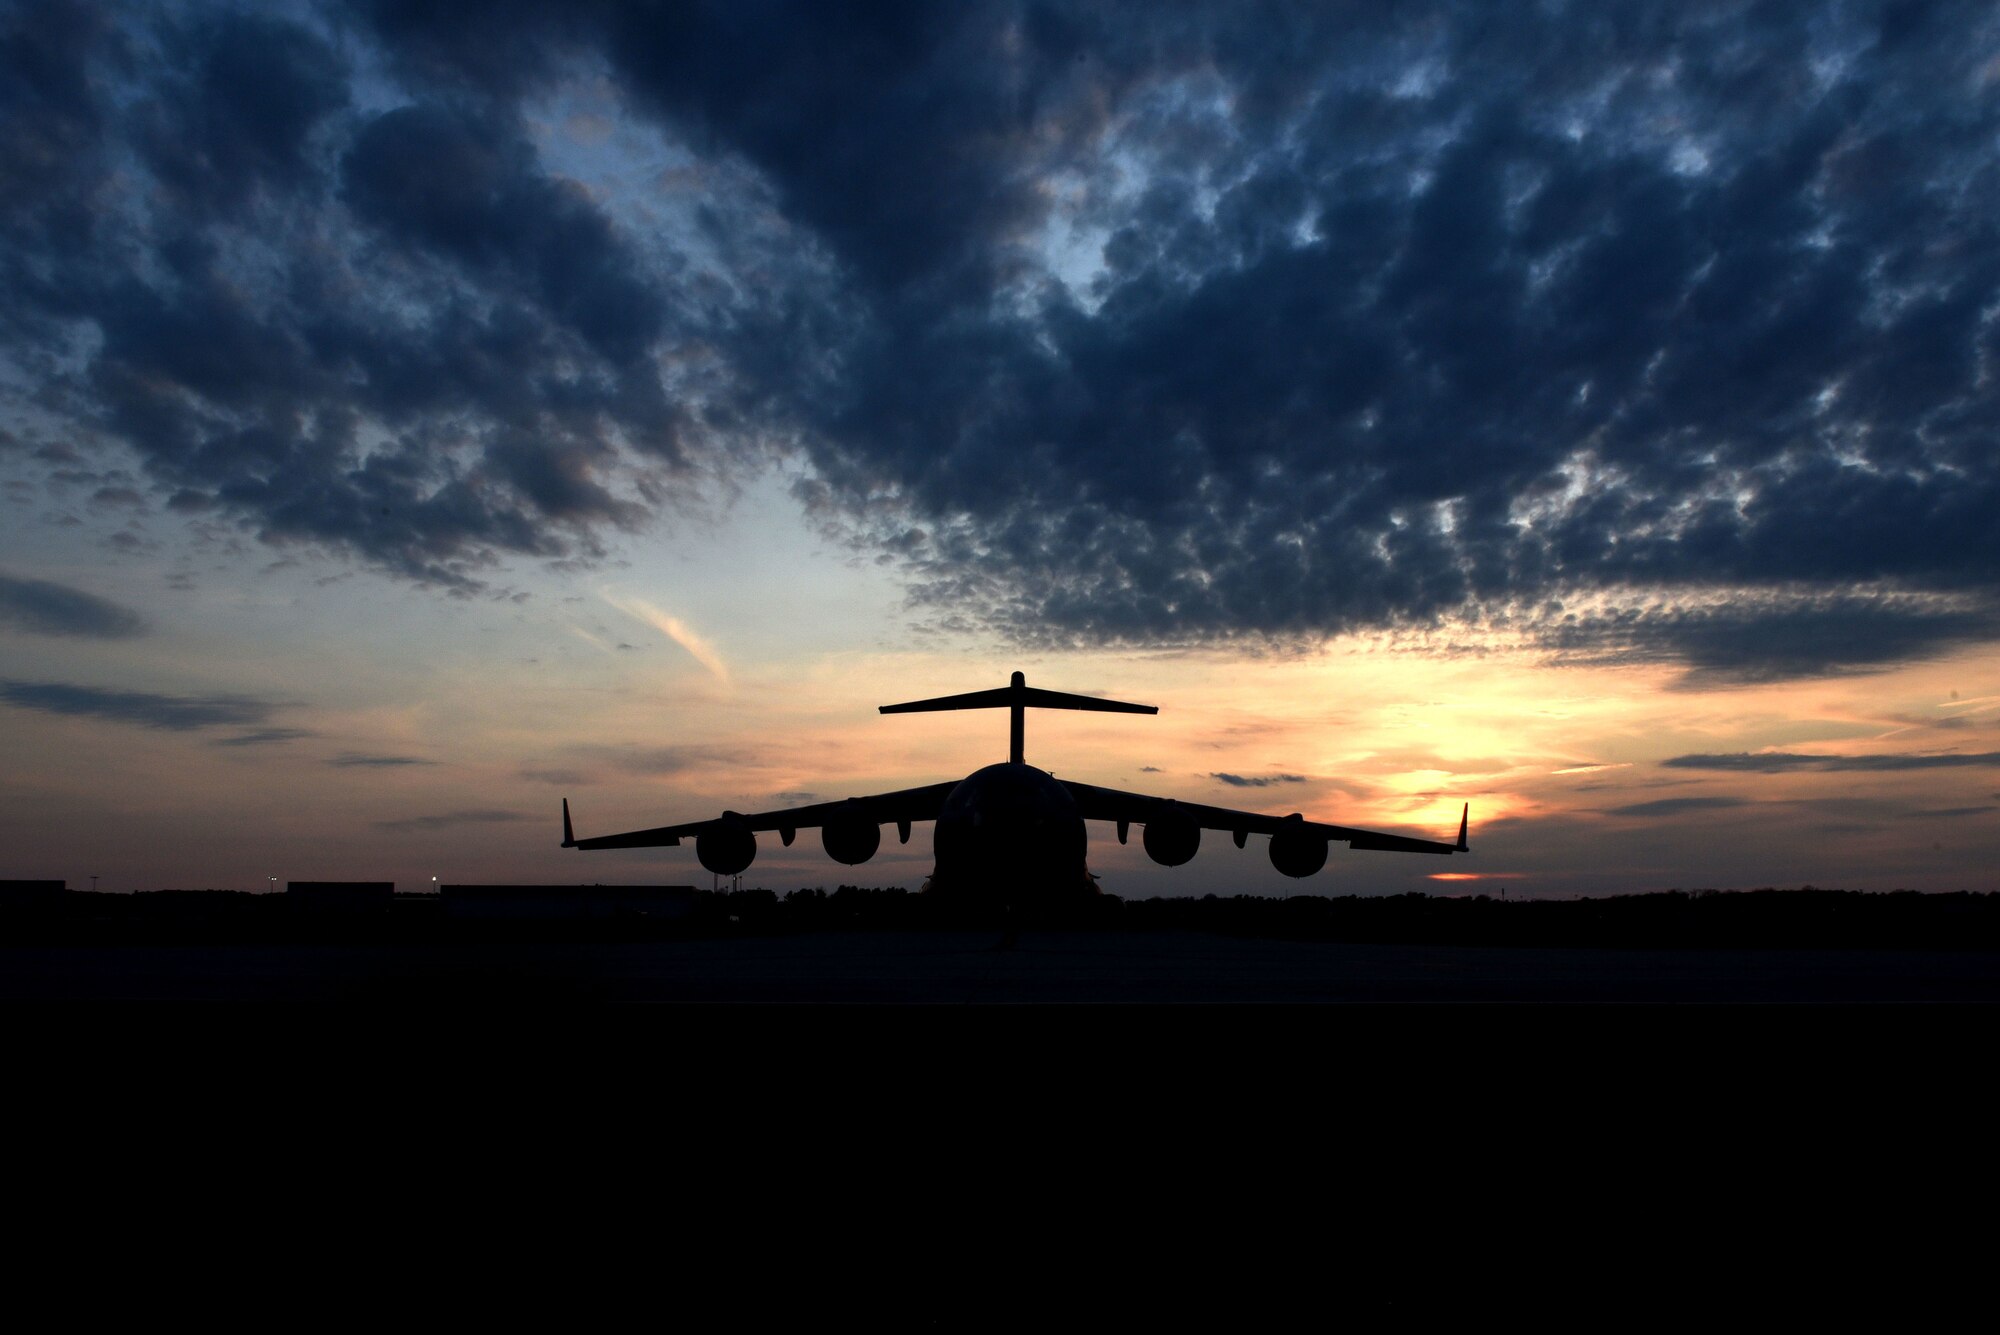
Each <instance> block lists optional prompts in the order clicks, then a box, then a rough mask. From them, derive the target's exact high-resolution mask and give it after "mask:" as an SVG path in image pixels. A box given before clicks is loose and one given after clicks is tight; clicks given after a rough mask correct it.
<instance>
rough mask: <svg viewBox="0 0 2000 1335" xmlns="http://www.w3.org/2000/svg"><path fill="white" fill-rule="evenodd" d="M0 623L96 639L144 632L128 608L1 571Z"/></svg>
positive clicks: (44, 633)
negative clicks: (14, 576) (17, 577)
mask: <svg viewBox="0 0 2000 1335" xmlns="http://www.w3.org/2000/svg"><path fill="white" fill-rule="evenodd" d="M0 625H6V626H14V627H16V628H18V629H21V630H29V631H34V632H35V633H37V634H40V635H74V636H78V637H81V638H86V639H97V640H123V639H130V638H131V637H133V636H135V635H143V634H145V631H146V623H145V621H144V619H143V618H141V617H140V615H139V614H138V613H137V612H134V611H132V610H131V609H130V608H128V607H122V606H120V605H119V604H117V603H114V602H111V601H109V600H108V599H104V598H99V597H97V596H96V595H95V594H90V593H85V592H83V591H82V590H81V589H72V588H70V587H69V586H68V585H67V584H56V583H52V582H50V581H49V580H43V579H15V578H13V577H12V576H10V575H5V574H0Z"/></svg>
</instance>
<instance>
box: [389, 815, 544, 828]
mask: <svg viewBox="0 0 2000 1335" xmlns="http://www.w3.org/2000/svg"><path fill="white" fill-rule="evenodd" d="M527 819H528V817H526V816H524V815H522V814H521V813H520V812H518V811H447V812H444V813H443V814H441V815H436V816H410V817H407V818H405V819H403V820H378V821H376V822H375V828H376V829H378V830H394V831H398V832H408V831H411V830H448V829H450V828H452V827H453V826H454V825H497V824H500V823H502V822H505V821H517V820H527Z"/></svg>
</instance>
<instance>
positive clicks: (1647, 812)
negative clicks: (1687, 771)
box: [1605, 797, 1749, 816]
mask: <svg viewBox="0 0 2000 1335" xmlns="http://www.w3.org/2000/svg"><path fill="white" fill-rule="evenodd" d="M1747 805H1749V804H1748V803H1746V802H1745V801H1744V800H1743V799H1742V798H1740V797H1663V798H1660V799H1658V800H1657V801H1653V802H1635V803H1633V804H1632V805H1631V806H1628V807H1609V808H1607V809H1606V811H1605V814H1606V815H1608V816H1678V815H1681V814H1683V813H1685V812H1689V811H1724V810H1727V809H1728V808H1730V807H1740V806H1747Z"/></svg>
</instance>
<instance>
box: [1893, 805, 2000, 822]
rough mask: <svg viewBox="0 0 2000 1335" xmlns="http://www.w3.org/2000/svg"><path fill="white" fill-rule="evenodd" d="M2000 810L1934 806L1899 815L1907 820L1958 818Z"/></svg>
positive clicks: (1996, 808)
mask: <svg viewBox="0 0 2000 1335" xmlns="http://www.w3.org/2000/svg"><path fill="white" fill-rule="evenodd" d="M1995 811H2000V807H1995V806H1983V807H1933V808H1929V809H1927V810H1923V811H1901V812H1898V813H1897V815H1898V816H1900V817H1902V818H1903V819H1905V820H1956V819H1958V818H1959V817H1961V816H1984V815H1988V814H1989V813H1991V812H1995Z"/></svg>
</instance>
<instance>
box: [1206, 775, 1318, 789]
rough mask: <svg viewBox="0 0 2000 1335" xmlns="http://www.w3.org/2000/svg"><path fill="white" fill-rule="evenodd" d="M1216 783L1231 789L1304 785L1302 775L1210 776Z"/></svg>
mask: <svg viewBox="0 0 2000 1335" xmlns="http://www.w3.org/2000/svg"><path fill="white" fill-rule="evenodd" d="M1208 777H1209V778H1211V779H1214V780H1215V781H1216V782H1217V783H1226V784H1228V785H1229V786H1230V787H1231V788H1270V787H1274V786H1275V785H1277V784H1281V783H1304V782H1305V781H1306V776H1305V775H1303V774H1258V775H1253V776H1250V777H1245V776H1244V775H1241V774H1210V775H1209V776H1208Z"/></svg>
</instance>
